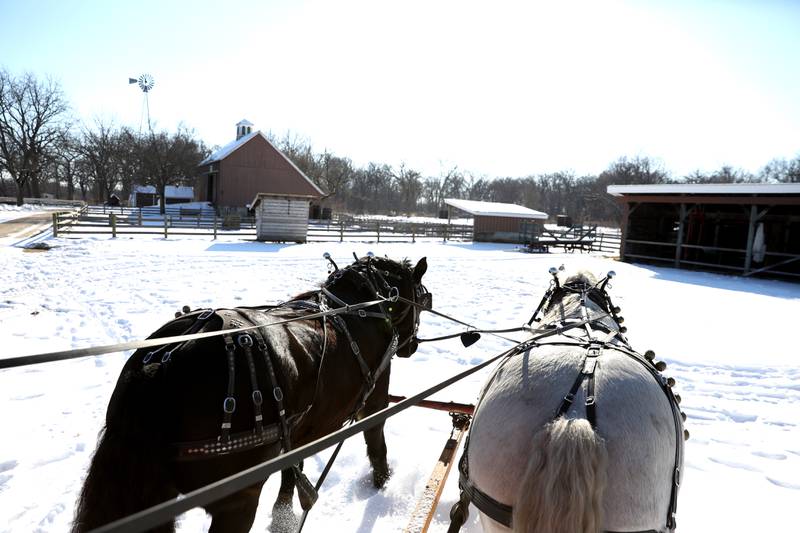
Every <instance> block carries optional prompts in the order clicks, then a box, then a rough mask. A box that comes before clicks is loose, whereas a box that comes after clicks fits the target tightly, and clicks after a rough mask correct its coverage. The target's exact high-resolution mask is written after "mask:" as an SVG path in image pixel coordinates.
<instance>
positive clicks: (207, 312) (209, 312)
mask: <svg viewBox="0 0 800 533" xmlns="http://www.w3.org/2000/svg"><path fill="white" fill-rule="evenodd" d="M213 314H214V310H213V309H206V310H205V311H203V312H202V313H200V314H199V315H197V320H208V319H209V318H211V315H213Z"/></svg>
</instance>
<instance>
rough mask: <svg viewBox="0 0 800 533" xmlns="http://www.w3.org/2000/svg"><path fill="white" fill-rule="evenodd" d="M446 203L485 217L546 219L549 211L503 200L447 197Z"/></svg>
mask: <svg viewBox="0 0 800 533" xmlns="http://www.w3.org/2000/svg"><path fill="white" fill-rule="evenodd" d="M444 203H446V204H447V205H450V206H453V207H455V208H456V209H461V210H462V211H466V212H467V213H469V214H470V215H473V216H484V217H507V218H531V219H538V220H545V219H546V218H547V213H542V212H541V211H534V210H533V209H528V208H527V207H523V206H521V205H517V204H504V203H501V202H477V201H475V200H459V199H457V198H446V199H445V201H444Z"/></svg>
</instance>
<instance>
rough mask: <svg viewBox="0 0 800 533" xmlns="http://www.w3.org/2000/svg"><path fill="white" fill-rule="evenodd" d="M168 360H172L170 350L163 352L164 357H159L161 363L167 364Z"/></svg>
mask: <svg viewBox="0 0 800 533" xmlns="http://www.w3.org/2000/svg"><path fill="white" fill-rule="evenodd" d="M170 358H172V350H169V351H167V352H164V355H162V356H161V362H162V363H166V362H169V360H170Z"/></svg>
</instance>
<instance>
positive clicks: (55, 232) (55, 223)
mask: <svg viewBox="0 0 800 533" xmlns="http://www.w3.org/2000/svg"><path fill="white" fill-rule="evenodd" d="M53 237H58V213H53Z"/></svg>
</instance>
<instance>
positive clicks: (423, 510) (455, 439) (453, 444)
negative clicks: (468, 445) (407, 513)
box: [403, 429, 466, 533]
mask: <svg viewBox="0 0 800 533" xmlns="http://www.w3.org/2000/svg"><path fill="white" fill-rule="evenodd" d="M464 433H466V431H463V430H461V429H454V430H453V435H452V437H451V438H449V439H447V442H446V443H445V445H444V449H443V450H442V454H441V455H440V456H439V461H437V463H436V466H434V467H433V472H431V477H430V478H428V482H427V483H426V484H425V490H424V491H423V492H422V494H421V495H420V497H419V500H417V506H416V508H415V509H414V512H413V513H412V514H411V520H409V522H408V526H406V528H405V530H404V532H403V533H426V532H427V531H428V527H430V525H431V520H433V515H434V514H435V513H436V507H437V506H438V504H439V498H440V497H441V496H442V490H443V489H444V485H445V482H446V481H447V476H448V474H450V468H451V467H452V466H453V462H454V461H453V459H454V458H455V454H456V450H458V446H459V444H461V437H463V436H464Z"/></svg>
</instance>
